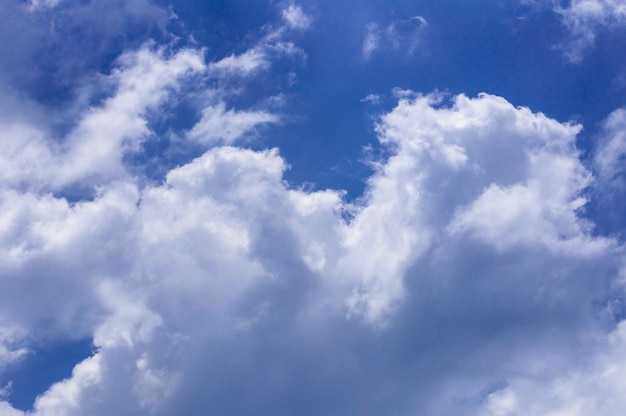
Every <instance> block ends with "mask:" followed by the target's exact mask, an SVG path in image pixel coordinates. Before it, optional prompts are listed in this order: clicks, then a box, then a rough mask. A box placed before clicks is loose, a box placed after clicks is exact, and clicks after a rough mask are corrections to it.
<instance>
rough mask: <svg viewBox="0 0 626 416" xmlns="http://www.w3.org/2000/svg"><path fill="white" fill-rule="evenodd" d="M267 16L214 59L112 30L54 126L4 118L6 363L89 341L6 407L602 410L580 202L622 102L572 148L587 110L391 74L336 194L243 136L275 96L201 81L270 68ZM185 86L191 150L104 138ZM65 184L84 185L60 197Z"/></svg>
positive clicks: (607, 324) (615, 301)
mask: <svg viewBox="0 0 626 416" xmlns="http://www.w3.org/2000/svg"><path fill="white" fill-rule="evenodd" d="M38 4H40V7H43V6H55V4H56V3H54V2H39V3H38ZM60 5H62V2H61V3H59V5H57V7H59V6H60ZM283 19H284V20H285V22H286V25H287V26H285V27H284V28H279V29H278V30H275V31H274V32H272V33H270V35H268V36H266V38H265V39H264V41H263V42H264V43H263V44H262V45H261V46H256V47H253V48H251V49H250V50H249V51H247V52H244V53H241V54H239V55H231V56H227V57H225V58H224V59H223V60H221V61H217V62H208V63H207V62H205V59H204V58H203V55H202V52H201V51H199V50H195V49H192V48H189V49H181V50H177V51H176V50H174V51H166V50H164V49H161V48H158V47H155V46H151V45H144V46H143V47H140V48H138V49H136V50H134V51H130V52H128V51H127V52H126V53H125V54H124V55H122V57H121V58H120V59H118V61H117V66H116V68H115V69H114V70H113V71H112V72H111V74H109V75H108V78H109V80H108V82H110V84H111V85H113V86H114V87H113V90H112V91H111V94H110V96H108V98H105V99H102V100H100V101H98V102H97V103H96V104H93V105H91V106H88V107H87V108H86V109H85V110H82V111H80V112H79V114H78V116H77V118H76V120H74V123H72V126H73V127H71V128H69V129H68V132H67V134H65V135H64V136H63V137H62V138H61V139H59V138H55V137H52V134H51V131H50V128H49V126H48V125H46V122H45V117H41V118H40V117H38V116H37V115H38V114H40V112H43V111H44V110H42V109H40V108H39V109H38V110H37V111H33V113H32V114H35V116H33V117H31V118H29V117H27V116H24V117H22V118H13V117H5V118H3V119H0V143H1V144H2V146H1V147H0V148H1V149H2V153H0V158H2V159H1V160H2V162H3V169H2V172H1V173H0V230H2V232H1V233H0V271H1V273H0V276H1V277H0V371H2V369H3V367H5V366H10V365H17V364H18V363H19V360H20V359H22V358H23V356H24V354H26V353H27V350H28V347H29V343H30V342H34V341H36V340H37V339H42V338H45V339H63V338H65V337H73V338H82V337H86V336H87V337H92V338H93V342H94V346H95V348H96V352H95V353H94V355H93V356H92V357H90V358H88V359H86V360H84V361H83V362H81V363H79V364H77V365H76V367H75V368H74V371H73V373H72V376H71V377H70V378H68V379H66V380H63V381H60V382H59V383H57V384H54V385H52V386H51V387H50V388H49V389H48V391H47V392H45V393H44V394H42V395H41V396H40V397H38V399H37V400H36V402H35V404H34V407H33V409H32V410H31V411H29V412H22V411H18V410H15V409H13V408H12V407H11V406H10V404H9V402H8V401H0V414H2V415H7V416H13V415H17V416H23V415H24V414H28V415H37V416H43V415H68V416H71V415H85V414H90V415H111V414H115V415H142V414H146V415H148V414H155V415H171V414H211V413H213V414H235V415H237V414H251V413H254V414H299V415H300V414H302V415H307V414H310V415H319V414H329V415H345V414H364V415H383V414H384V415H389V414H393V415H414V414H426V415H440V414H458V415H477V414H478V415H518V414H559V413H558V412H564V413H565V414H571V415H588V414H607V415H618V414H620V412H621V409H623V406H624V404H625V403H624V399H623V398H622V397H623V395H621V394H620V389H619V387H620V386H621V384H620V383H621V381H620V380H622V379H623V373H624V369H623V364H622V362H623V361H624V360H623V356H624V348H625V346H626V344H625V343H624V330H625V329H624V327H623V324H618V323H617V320H618V319H619V314H620V304H621V302H622V298H623V288H622V279H623V273H624V271H623V246H622V243H621V241H620V240H619V239H617V238H616V237H610V236H603V235H600V234H599V233H597V232H595V230H594V224H593V223H591V221H590V220H589V219H588V218H586V217H585V215H584V210H585V209H586V206H587V204H588V199H589V198H591V197H592V196H593V195H596V194H598V193H599V192H602V189H606V188H607V187H610V188H612V189H621V188H623V184H622V183H621V181H620V175H621V174H622V172H621V171H620V164H619V160H621V156H622V154H623V153H624V151H625V150H624V149H626V147H625V145H624V135H623V134H622V130H623V124H624V113H623V110H618V111H616V112H615V113H613V114H612V115H611V116H610V117H609V118H608V119H607V121H606V122H605V129H604V131H603V133H602V137H601V140H600V143H601V147H600V148H599V150H598V151H597V153H596V157H595V159H594V165H593V166H590V167H585V166H584V165H583V163H582V162H581V159H580V155H579V152H578V150H577V149H576V146H575V141H576V136H577V134H578V133H579V131H580V129H581V126H578V125H573V124H570V123H560V122H558V121H556V120H553V119H551V118H549V117H546V116H545V115H543V114H541V113H534V112H532V111H531V110H530V109H528V108H523V107H515V106H514V105H512V104H510V103H509V102H507V101H506V100H505V99H504V98H501V97H497V96H493V95H489V94H481V95H479V96H477V97H471V98H470V97H466V96H464V95H458V96H443V95H440V94H436V93H433V94H428V95H421V94H416V93H412V92H407V91H405V92H404V94H403V95H402V97H400V98H399V99H398V104H397V105H396V107H395V108H393V109H392V110H391V111H389V112H388V113H386V114H383V115H382V116H381V117H380V118H379V120H378V123H377V127H376V132H377V136H378V139H379V140H380V142H381V144H382V145H383V146H385V147H386V148H387V149H388V150H389V152H390V156H389V157H388V158H387V159H385V160H380V161H378V162H377V165H376V166H377V167H376V170H375V172H374V174H373V175H372V176H371V177H370V178H369V179H368V180H367V190H366V192H365V194H364V195H363V197H362V198H361V199H360V200H358V201H356V202H352V203H349V202H346V201H345V200H344V199H343V198H342V195H343V194H342V192H341V191H340V190H333V189H329V190H321V191H308V190H306V189H299V188H293V187H290V186H288V184H287V183H286V182H285V181H284V178H283V173H284V171H285V169H287V163H288V162H289V161H285V160H283V158H282V157H281V156H280V153H279V150H277V149H266V150H251V149H248V148H244V147H237V144H238V143H240V142H241V140H242V138H244V137H245V136H246V135H247V134H251V133H252V132H254V130H255V128H257V127H259V126H261V125H263V124H267V123H277V122H279V121H280V116H279V115H277V114H274V113H273V112H272V111H271V109H263V108H253V109H244V108H234V107H230V106H228V104H227V101H228V97H229V95H228V93H227V92H225V91H223V90H221V89H220V88H216V87H210V86H209V85H212V84H211V82H207V81H206V80H207V79H210V80H214V79H215V77H217V78H220V77H242V76H253V75H254V74H255V73H256V72H258V71H263V70H266V69H267V67H268V65H271V59H270V58H271V56H270V53H271V52H270V50H275V49H276V48H273V49H272V48H269V47H268V46H267V45H268V44H271V45H279V44H280V45H284V43H280V42H283V41H284V39H283V37H284V36H286V35H285V33H286V31H287V29H288V28H291V29H298V30H303V29H305V28H306V27H308V25H310V24H312V23H311V20H310V19H308V18H307V16H306V15H305V14H304V12H303V11H302V10H301V9H300V8H298V7H297V6H295V5H290V6H288V8H287V9H285V11H284V13H283ZM272 42H275V43H272ZM289 50H290V51H291V52H289V51H287V52H284V53H294V54H298V53H300V52H298V51H297V50H295V49H289ZM189 84H193V85H196V86H197V85H201V86H202V87H201V88H204V89H205V91H204V92H205V93H206V94H205V95H204V96H205V97H207V98H206V99H203V100H199V104H197V105H198V106H199V108H198V109H197V111H198V120H197V122H196V124H195V125H194V126H192V127H191V128H189V129H188V130H186V131H182V132H180V133H179V140H181V143H184V142H185V141H190V142H193V143H195V144H196V145H198V146H203V147H202V149H203V150H202V154H201V155H200V156H199V157H197V158H195V159H193V160H188V161H186V162H185V163H182V164H181V165H180V166H178V167H175V168H172V169H170V170H169V171H168V172H167V175H166V176H165V179H164V180H163V182H162V183H154V182H151V181H145V180H144V179H145V178H142V177H138V176H137V175H136V173H135V172H134V171H133V170H132V169H131V168H132V167H130V166H128V164H127V163H125V162H124V160H125V159H124V156H125V155H127V154H128V153H129V152H137V151H138V150H137V149H140V148H141V147H140V145H141V143H143V141H144V140H146V137H147V136H149V135H151V134H154V132H153V131H152V130H151V126H150V121H149V118H150V117H149V115H151V114H153V113H159V112H165V111H167V109H168V103H170V102H171V101H175V99H181V100H182V99H183V97H181V96H180V94H181V92H184V91H186V89H185V87H188V86H189ZM11 99H12V100H13V99H14V100H22V99H23V98H21V97H14V98H11ZM7 100H8V99H5V102H6V101H7ZM24 102H26V101H24ZM33 106H34V107H36V106H35V105H33ZM42 120H43V121H42ZM34 166H36V168H35V167H34ZM77 184H80V185H81V186H86V187H90V188H92V189H93V190H94V194H93V198H92V199H85V200H81V201H76V202H68V201H67V200H66V199H65V198H63V197H61V196H59V195H60V194H59V191H60V190H63V189H65V188H66V187H71V186H76V185H77ZM620 187H621V188H620ZM622 192H623V190H622ZM609 205H610V204H609ZM611 206H612V205H611ZM590 351H591V353H590ZM3 394H4V393H3ZM2 398H3V397H0V400H1V399H2ZM8 398H9V401H10V396H9V397H8Z"/></svg>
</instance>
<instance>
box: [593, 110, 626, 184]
mask: <svg viewBox="0 0 626 416" xmlns="http://www.w3.org/2000/svg"><path fill="white" fill-rule="evenodd" d="M624 158H626V110H625V109H619V110H615V111H614V112H612V113H611V114H610V115H609V117H608V118H607V119H606V121H605V122H604V125H603V132H602V137H601V139H600V143H598V148H597V150H596V152H595V155H594V163H595V167H596V169H597V171H598V175H599V177H600V180H602V181H603V182H605V183H613V184H614V185H618V186H622V187H623V186H625V185H626V183H624V178H623V177H621V175H623V173H624V167H623V162H624Z"/></svg>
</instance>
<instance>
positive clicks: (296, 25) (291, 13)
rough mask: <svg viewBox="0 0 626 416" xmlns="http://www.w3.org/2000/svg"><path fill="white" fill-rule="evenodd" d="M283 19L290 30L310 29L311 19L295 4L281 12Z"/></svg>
mask: <svg viewBox="0 0 626 416" xmlns="http://www.w3.org/2000/svg"><path fill="white" fill-rule="evenodd" d="M283 19H284V20H285V21H286V22H287V25H289V27H290V28H292V29H308V28H310V27H311V18H310V17H309V16H307V15H306V14H305V13H304V12H303V11H302V8H301V7H300V6H298V5H295V4H290V5H289V6H288V7H287V8H286V9H284V10H283Z"/></svg>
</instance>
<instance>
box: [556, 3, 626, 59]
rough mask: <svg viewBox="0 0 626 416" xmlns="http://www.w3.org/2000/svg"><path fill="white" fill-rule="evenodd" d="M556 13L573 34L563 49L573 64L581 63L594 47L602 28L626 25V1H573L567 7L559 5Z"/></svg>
mask: <svg viewBox="0 0 626 416" xmlns="http://www.w3.org/2000/svg"><path fill="white" fill-rule="evenodd" d="M555 11H556V12H557V13H559V14H560V15H561V16H562V18H563V23H564V24H565V26H566V27H567V28H568V30H569V31H570V33H571V36H572V39H571V40H570V41H569V43H566V44H565V45H564V47H563V48H564V51H565V54H566V56H567V57H568V59H570V60H571V61H572V62H578V61H580V60H581V59H582V57H583V55H584V53H585V52H586V51H587V50H588V49H589V48H590V47H592V46H593V45H594V43H595V37H596V32H597V30H598V28H599V27H600V26H605V27H609V28H610V27H617V26H623V25H624V24H626V1H624V0H572V2H571V3H570V4H569V5H568V6H567V7H561V6H560V5H559V4H558V3H557V4H556V5H555Z"/></svg>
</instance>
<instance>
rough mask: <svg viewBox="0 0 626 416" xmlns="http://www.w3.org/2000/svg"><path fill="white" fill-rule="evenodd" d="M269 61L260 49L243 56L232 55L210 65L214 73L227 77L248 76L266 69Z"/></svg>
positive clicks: (245, 53)
mask: <svg viewBox="0 0 626 416" xmlns="http://www.w3.org/2000/svg"><path fill="white" fill-rule="evenodd" d="M268 66H269V61H268V59H267V56H266V54H265V52H264V51H262V50H261V49H260V48H253V49H249V50H247V51H246V52H244V53H243V54H241V55H230V56H227V57H226V58H223V59H221V60H219V61H217V62H214V63H212V64H210V65H209V68H210V69H211V70H213V71H217V72H222V73H225V74H227V75H230V76H232V75H242V76H246V75H249V74H251V73H252V72H254V71H256V70H261V69H266V68H267V67H268Z"/></svg>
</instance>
